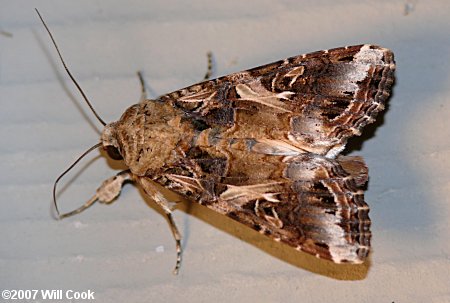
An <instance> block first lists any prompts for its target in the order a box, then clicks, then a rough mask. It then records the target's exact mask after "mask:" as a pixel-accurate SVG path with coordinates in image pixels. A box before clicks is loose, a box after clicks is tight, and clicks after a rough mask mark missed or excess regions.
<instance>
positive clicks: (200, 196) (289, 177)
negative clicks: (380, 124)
mask: <svg viewBox="0 0 450 303" xmlns="http://www.w3.org/2000/svg"><path fill="white" fill-rule="evenodd" d="M260 157H261V158H263V157H264V156H263V155H260ZM272 157H274V156H272ZM275 157H276V156H275ZM274 161H275V159H274ZM219 162H221V161H220V160H219V159H213V158H208V157H207V156H206V155H203V156H202V157H200V158H197V159H189V160H186V162H185V164H184V165H183V164H182V165H180V166H178V168H177V169H182V168H185V172H189V171H197V172H199V174H203V175H202V176H199V175H195V174H189V173H184V174H175V173H170V172H169V173H167V174H165V175H164V176H162V177H161V178H160V179H159V180H157V181H158V182H160V183H161V184H163V185H164V186H165V187H167V188H170V189H172V190H174V191H176V192H178V193H180V194H182V195H184V196H186V197H188V198H190V199H192V200H194V201H197V202H199V203H200V204H202V205H205V206H207V207H208V208H210V209H212V210H214V211H217V212H219V213H221V214H224V215H226V216H229V217H231V218H233V219H234V220H236V221H238V222H241V223H243V224H245V225H247V226H249V227H251V228H253V229H254V230H256V231H259V232H261V233H262V234H265V235H267V236H269V237H271V238H273V239H275V240H276V241H281V242H284V243H286V244H288V245H291V246H293V247H294V248H296V249H298V250H302V251H304V252H307V253H309V254H312V255H315V256H317V257H319V258H323V259H327V260H331V261H333V262H336V263H343V262H349V263H361V262H363V261H364V260H365V258H366V257H367V255H368V253H369V250H370V237H371V233H370V219H369V216H368V212H369V208H368V206H367V204H366V203H365V202H364V194H363V187H364V185H365V183H366V182H367V178H368V175H367V167H366V166H365V164H364V161H363V160H362V158H360V157H344V156H339V157H338V158H337V159H327V158H325V157H322V156H319V155H314V154H310V153H307V154H303V155H299V156H296V157H291V158H289V159H286V160H285V161H284V162H281V161H280V162H278V166H277V167H272V168H270V165H264V164H263V162H260V161H258V162H255V163H248V165H253V166H254V167H253V168H249V167H248V166H243V167H240V168H239V167H238V164H239V163H231V164H235V165H236V166H235V167H234V168H232V167H230V168H228V170H227V171H226V172H225V171H223V163H222V164H219ZM187 163H189V164H187ZM180 164H181V163H180ZM206 164H208V165H206ZM231 166H234V165H231ZM255 166H256V167H255ZM259 166H263V169H264V171H263V175H261V174H258V171H260V170H261V167H259ZM213 170H217V171H219V170H221V171H222V172H223V173H222V175H225V176H222V177H219V176H218V175H217V174H210V173H207V171H213ZM180 172H181V171H178V173H180ZM252 175H253V177H252ZM266 175H271V176H270V177H266ZM162 180H164V181H163V182H161V181H162Z"/></svg>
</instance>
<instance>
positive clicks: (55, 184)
mask: <svg viewBox="0 0 450 303" xmlns="http://www.w3.org/2000/svg"><path fill="white" fill-rule="evenodd" d="M100 146H102V144H101V143H97V144H95V145H94V146H92V147H90V148H89V149H88V150H87V151H85V152H84V153H83V154H82V155H81V156H80V157H78V159H76V160H75V161H74V162H73V163H72V164H71V165H70V166H69V167H68V168H67V169H66V170H65V171H64V172H63V173H62V174H61V175H59V177H58V178H56V180H55V183H54V184H53V204H54V205H55V210H56V213H57V214H58V218H59V219H63V218H66V217H69V216H72V215H74V214H77V213H79V212H81V211H83V210H84V209H86V208H88V207H89V206H90V205H89V206H87V207H85V208H84V209H82V210H79V209H78V210H79V211H77V210H75V211H73V212H70V213H68V214H63V215H61V214H60V213H59V209H58V204H57V203H56V186H57V185H58V182H59V180H61V178H62V177H64V175H65V174H67V173H68V172H69V171H70V170H71V169H72V168H73V167H74V166H75V165H77V163H78V162H80V161H81V159H83V158H84V156H86V155H87V154H89V153H90V152H91V151H93V150H94V149H96V148H98V147H100ZM92 203H93V202H92ZM81 208H82V207H81Z"/></svg>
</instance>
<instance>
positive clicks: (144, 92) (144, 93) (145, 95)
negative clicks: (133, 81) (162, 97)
mask: <svg viewBox="0 0 450 303" xmlns="http://www.w3.org/2000/svg"><path fill="white" fill-rule="evenodd" d="M137 75H138V78H139V82H140V83H141V98H140V100H139V102H142V101H144V100H147V99H148V93H147V88H146V85H145V81H144V77H143V76H142V72H141V71H138V72H137Z"/></svg>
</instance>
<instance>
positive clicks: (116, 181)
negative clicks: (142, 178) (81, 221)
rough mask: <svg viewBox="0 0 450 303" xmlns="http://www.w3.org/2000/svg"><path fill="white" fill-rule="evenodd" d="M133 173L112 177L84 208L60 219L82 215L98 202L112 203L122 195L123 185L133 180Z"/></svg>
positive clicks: (121, 173)
mask: <svg viewBox="0 0 450 303" xmlns="http://www.w3.org/2000/svg"><path fill="white" fill-rule="evenodd" d="M132 177H133V175H132V173H131V172H130V171H129V170H124V171H122V172H120V173H118V174H117V175H115V176H114V177H111V178H109V179H107V180H105V181H103V183H102V185H100V187H99V188H97V192H96V193H95V195H94V196H93V197H92V198H91V199H89V200H88V201H87V202H86V203H84V205H83V206H81V207H79V208H77V209H75V210H73V211H71V212H68V213H65V214H62V215H60V216H59V218H60V219H64V218H67V217H70V216H73V215H76V214H79V213H81V212H82V211H84V210H86V209H88V208H89V207H90V206H92V205H93V204H94V203H95V202H96V201H99V202H100V203H106V204H108V203H111V202H112V201H113V200H114V199H115V198H117V197H118V196H119V194H120V191H121V190H122V186H123V183H124V182H125V181H131V180H132Z"/></svg>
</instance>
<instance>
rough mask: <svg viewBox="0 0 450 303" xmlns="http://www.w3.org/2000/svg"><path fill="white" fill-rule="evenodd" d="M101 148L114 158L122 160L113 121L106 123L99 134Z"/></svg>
mask: <svg viewBox="0 0 450 303" xmlns="http://www.w3.org/2000/svg"><path fill="white" fill-rule="evenodd" d="M101 143H102V146H103V149H104V150H105V151H106V153H107V154H108V156H110V157H111V158H112V159H114V160H122V159H123V156H122V153H121V148H120V145H119V142H118V140H117V135H116V127H115V122H113V123H110V124H107V125H106V126H105V128H104V129H103V132H102V136H101Z"/></svg>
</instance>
